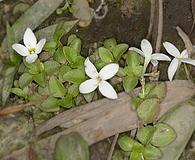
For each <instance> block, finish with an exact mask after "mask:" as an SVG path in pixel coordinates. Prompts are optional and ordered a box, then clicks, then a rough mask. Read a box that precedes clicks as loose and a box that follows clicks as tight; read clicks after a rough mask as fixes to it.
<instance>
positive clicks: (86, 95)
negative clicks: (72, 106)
mask: <svg viewBox="0 0 195 160" xmlns="http://www.w3.org/2000/svg"><path fill="white" fill-rule="evenodd" d="M94 95H95V91H93V92H91V93H88V94H83V97H84V98H85V100H86V101H87V102H88V103H89V102H91V101H92V100H93V97H94Z"/></svg>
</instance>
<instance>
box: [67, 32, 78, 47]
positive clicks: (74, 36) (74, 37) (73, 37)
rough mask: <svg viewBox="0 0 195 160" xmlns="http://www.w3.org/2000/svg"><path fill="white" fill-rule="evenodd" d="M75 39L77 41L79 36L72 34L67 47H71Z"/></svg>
mask: <svg viewBox="0 0 195 160" xmlns="http://www.w3.org/2000/svg"><path fill="white" fill-rule="evenodd" d="M75 39H77V36H76V35H75V34H71V35H70V36H69V37H68V43H67V45H68V46H69V45H71V43H72V42H73V41H74V40H75Z"/></svg>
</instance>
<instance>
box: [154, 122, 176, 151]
mask: <svg viewBox="0 0 195 160" xmlns="http://www.w3.org/2000/svg"><path fill="white" fill-rule="evenodd" d="M155 128H156V130H155V132H154V135H153V137H152V140H151V144H152V145H154V146H157V147H163V146H166V145H168V144H169V143H171V142H173V140H174V139H175V138H176V133H175V131H174V130H173V129H172V128H171V127H170V126H169V125H167V124H164V123H159V124H156V125H155Z"/></svg>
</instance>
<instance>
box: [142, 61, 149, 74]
mask: <svg viewBox="0 0 195 160" xmlns="http://www.w3.org/2000/svg"><path fill="white" fill-rule="evenodd" d="M150 61H151V59H150V57H145V61H144V68H143V72H142V74H144V73H146V69H147V67H148V64H149V63H150Z"/></svg>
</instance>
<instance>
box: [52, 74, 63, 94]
mask: <svg viewBox="0 0 195 160" xmlns="http://www.w3.org/2000/svg"><path fill="white" fill-rule="evenodd" d="M49 91H50V93H51V94H52V96H54V97H59V98H62V97H63V96H64V95H65V88H64V86H63V84H62V83H61V82H60V81H59V80H58V79H57V78H56V77H55V76H52V77H51V78H50V80H49Z"/></svg>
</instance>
